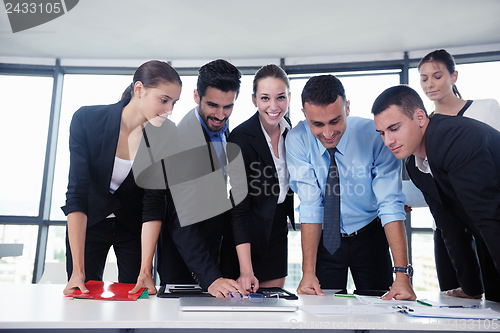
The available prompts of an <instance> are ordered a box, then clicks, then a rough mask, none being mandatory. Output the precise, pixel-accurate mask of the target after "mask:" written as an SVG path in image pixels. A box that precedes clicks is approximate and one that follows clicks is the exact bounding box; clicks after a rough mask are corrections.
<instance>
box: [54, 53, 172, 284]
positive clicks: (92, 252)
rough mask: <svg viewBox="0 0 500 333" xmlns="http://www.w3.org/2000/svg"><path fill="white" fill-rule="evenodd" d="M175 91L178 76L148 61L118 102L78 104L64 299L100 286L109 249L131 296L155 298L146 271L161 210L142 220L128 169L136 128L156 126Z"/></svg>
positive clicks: (139, 136) (73, 126) (72, 138)
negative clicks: (145, 291) (89, 285)
mask: <svg viewBox="0 0 500 333" xmlns="http://www.w3.org/2000/svg"><path fill="white" fill-rule="evenodd" d="M180 93H181V80H180V77H179V74H178V73H177V72H176V71H175V70H174V69H173V68H172V67H171V66H170V65H168V64H167V63H165V62H161V61H156V60H153V61H148V62H146V63H144V64H142V65H141V66H140V67H139V68H138V69H137V70H136V71H135V73H134V78H133V83H132V84H131V85H130V86H129V87H128V88H127V89H126V90H125V92H124V93H123V96H122V99H121V100H120V101H119V102H118V103H116V104H112V105H100V106H85V107H82V108H80V109H79V110H78V111H76V112H75V114H74V115H73V119H72V121H71V126H70V139H69V149H70V169H69V181H68V191H67V193H66V205H65V206H64V207H62V210H63V211H64V213H65V214H66V215H67V217H68V223H67V237H66V247H67V250H66V270H67V274H68V279H69V281H68V284H67V285H66V287H65V289H64V294H70V293H72V292H73V291H74V290H76V289H80V290H81V292H82V293H88V289H87V288H86V287H85V285H84V283H85V282H86V281H89V280H98V281H101V280H102V276H103V271H104V265H105V263H106V257H107V255H108V251H109V248H110V247H111V246H113V249H114V252H115V254H116V257H117V265H118V273H119V274H118V281H119V282H123V283H135V284H136V286H135V287H134V288H133V289H132V290H131V291H130V292H131V293H135V292H137V291H138V290H139V289H140V288H142V287H146V288H147V289H148V293H150V294H155V293H156V288H155V284H154V281H153V278H152V271H151V268H152V259H153V255H154V251H155V247H156V241H157V238H158V234H159V231H160V228H161V220H162V219H163V217H164V216H163V215H164V212H163V211H161V212H160V211H158V212H155V211H151V210H148V211H147V212H146V210H144V214H143V193H144V190H143V189H142V188H140V187H138V186H137V185H136V183H135V180H134V175H133V173H132V171H131V170H132V164H133V163H134V158H135V156H136V154H137V150H138V147H139V144H140V142H141V140H142V137H143V131H142V130H141V129H143V128H144V126H145V125H147V124H148V123H149V124H151V125H153V126H155V127H159V126H160V125H162V124H163V122H165V121H166V118H167V116H168V115H170V114H171V113H172V110H173V107H174V104H175V102H176V101H177V100H178V99H179V96H180ZM167 121H169V120H167ZM174 127H175V126H174ZM143 222H144V223H143ZM141 238H142V239H141Z"/></svg>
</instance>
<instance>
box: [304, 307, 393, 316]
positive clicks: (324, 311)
mask: <svg viewBox="0 0 500 333" xmlns="http://www.w3.org/2000/svg"><path fill="white" fill-rule="evenodd" d="M299 310H303V311H307V312H310V313H314V314H317V315H336V314H339V315H340V314H341V315H346V314H356V315H357V314H382V313H392V312H397V311H398V310H399V309H393V308H392V307H377V306H372V305H364V304H356V305H301V306H299Z"/></svg>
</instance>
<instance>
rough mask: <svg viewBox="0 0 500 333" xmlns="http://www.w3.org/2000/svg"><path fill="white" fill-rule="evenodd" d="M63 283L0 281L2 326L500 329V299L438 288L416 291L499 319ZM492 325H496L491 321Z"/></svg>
mask: <svg viewBox="0 0 500 333" xmlns="http://www.w3.org/2000/svg"><path fill="white" fill-rule="evenodd" d="M63 289H64V285H52V284H38V285H36V284H30V285H20V284H0V329H1V330H6V331H11V330H12V331H20V330H21V331H31V330H36V331H38V332H54V331H56V332H65V331H69V330H72V331H80V330H89V331H90V332H99V331H102V332H108V333H112V332H158V331H161V330H166V329H169V330H170V331H173V332H177V331H184V332H186V331H187V332H194V331H198V332H202V331H212V332H233V331H234V332H236V331H240V332H241V331H243V332H251V331H257V330H258V331H264V332H267V331H284V330H290V329H306V330H307V331H312V330H313V329H314V330H318V329H335V330H338V331H339V332H369V331H376V332H385V331H391V332H398V331H427V332H438V331H439V332H443V331H460V332H464V331H469V332H479V331H483V332H489V331H500V327H498V326H500V303H496V302H489V301H485V300H463V299H458V298H454V297H447V296H443V295H441V294H440V293H437V292H417V296H418V297H419V298H420V299H428V300H430V301H435V302H439V303H442V304H448V305H457V304H461V305H463V304H477V305H479V306H480V307H485V308H492V309H493V310H495V311H498V312H499V320H496V321H492V320H473V321H472V320H465V319H464V320H462V319H444V318H439V319H437V318H414V317H410V316H407V315H405V314H402V313H390V314H381V315H335V314H332V315H315V314H312V313H309V312H305V311H303V310H298V311H297V312H279V313H278V312H273V313H262V312H244V313H243V312H217V313H214V312H182V311H180V310H179V301H178V299H166V298H158V297H156V296H151V297H150V299H147V300H137V301H130V302H123V301H122V302H120V301H93V300H72V299H70V298H66V297H64V296H63V294H62V291H63ZM326 294H327V296H325V297H320V296H310V295H299V299H298V300H296V301H290V302H294V303H295V304H297V305H298V306H299V307H300V306H301V305H328V304H334V305H349V304H355V303H353V302H359V301H358V300H356V299H352V298H344V297H334V296H333V291H326ZM492 324H494V325H492Z"/></svg>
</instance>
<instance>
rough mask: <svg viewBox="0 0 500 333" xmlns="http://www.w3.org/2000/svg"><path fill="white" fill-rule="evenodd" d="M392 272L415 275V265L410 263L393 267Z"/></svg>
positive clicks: (409, 275)
mask: <svg viewBox="0 0 500 333" xmlns="http://www.w3.org/2000/svg"><path fill="white" fill-rule="evenodd" d="M392 272H393V273H403V274H406V275H408V277H412V276H413V267H412V266H411V265H410V264H408V265H406V266H404V267H393V268H392Z"/></svg>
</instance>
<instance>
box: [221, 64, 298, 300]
mask: <svg viewBox="0 0 500 333" xmlns="http://www.w3.org/2000/svg"><path fill="white" fill-rule="evenodd" d="M252 100H253V103H254V105H255V106H256V107H257V109H258V111H257V112H256V113H255V114H254V115H253V116H252V117H251V118H250V119H248V120H247V121H245V122H244V123H242V124H241V125H239V126H238V127H236V128H235V129H234V130H233V131H232V132H231V135H230V136H229V139H228V142H233V143H236V144H237V145H238V146H239V147H240V149H241V151H242V155H243V160H244V162H245V168H246V177H247V183H248V195H247V197H246V198H245V199H244V200H243V201H242V202H241V203H240V204H239V205H237V206H236V207H235V208H233V210H232V221H231V227H232V231H233V232H232V235H233V236H234V243H233V242H232V240H227V239H226V241H225V243H224V244H225V245H226V246H228V247H231V246H232V248H233V249H232V251H230V250H231V249H229V250H228V251H224V250H223V252H222V254H221V269H222V274H223V275H224V276H227V277H231V278H234V279H236V278H237V282H238V283H240V284H241V285H242V287H243V288H244V289H245V291H246V292H249V291H257V289H259V286H260V287H281V288H283V286H284V284H285V277H286V275H287V235H288V225H287V216H288V217H289V218H290V220H291V222H292V224H293V221H294V219H293V201H292V200H293V199H292V198H293V196H292V193H291V191H290V190H289V186H288V170H287V168H286V159H285V157H286V156H285V135H286V133H287V131H288V129H289V128H290V125H289V121H288V119H285V118H284V116H285V113H286V112H287V111H288V106H289V103H290V84H289V81H288V77H287V75H286V73H285V71H283V69H281V68H280V67H278V66H276V65H267V66H264V67H262V68H261V69H259V70H258V71H257V73H256V74H255V77H254V80H253V94H252ZM228 244H230V245H228ZM235 245H236V252H237V256H236V254H235V251H234V246H235ZM231 254H232V255H231ZM225 255H227V257H224V256H225ZM238 268H239V269H238Z"/></svg>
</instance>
